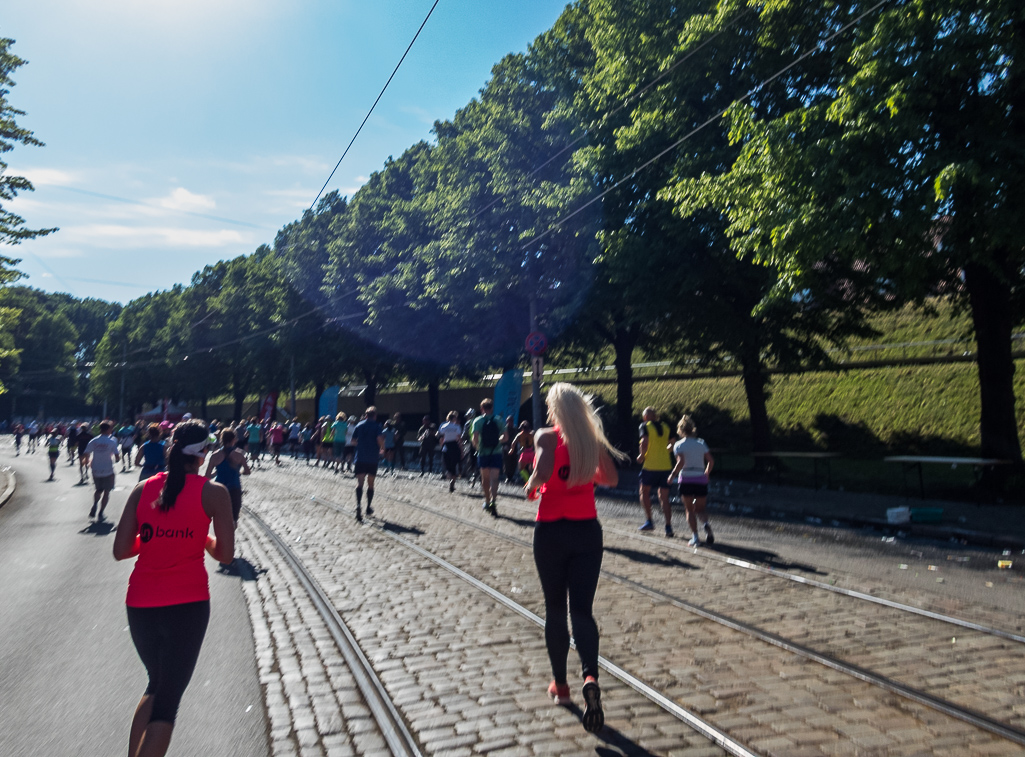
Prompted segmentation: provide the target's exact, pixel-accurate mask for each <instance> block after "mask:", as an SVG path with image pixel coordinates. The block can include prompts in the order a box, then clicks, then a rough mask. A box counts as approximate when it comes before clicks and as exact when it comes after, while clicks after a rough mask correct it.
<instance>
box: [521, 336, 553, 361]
mask: <svg viewBox="0 0 1025 757" xmlns="http://www.w3.org/2000/svg"><path fill="white" fill-rule="evenodd" d="M526 346H527V353H528V354H530V355H534V356H535V357H536V356H538V355H543V354H545V350H547V349H548V337H546V336H545V335H544V334H542V333H541V332H540V331H531V332H530V333H529V334H527V342H526Z"/></svg>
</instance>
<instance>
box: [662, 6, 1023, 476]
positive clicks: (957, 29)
mask: <svg viewBox="0 0 1025 757" xmlns="http://www.w3.org/2000/svg"><path fill="white" fill-rule="evenodd" d="M869 9H870V4H869V3H866V2H854V1H853V0H852V1H850V2H845V3H839V4H834V5H831V6H830V7H829V9H828V14H827V16H826V17H824V18H822V19H821V25H820V26H818V27H817V28H819V29H824V30H826V32H830V33H832V32H835V31H839V30H840V29H841V28H842V27H843V25H845V24H847V23H849V22H852V21H855V20H856V19H858V17H859V16H860V15H861V14H862V13H864V12H866V11H868V10H869ZM806 12H807V9H806V7H805V6H804V5H803V4H798V3H795V2H784V3H777V4H774V6H773V7H772V8H771V9H767V10H766V11H764V12H763V15H765V17H766V19H765V21H766V22H765V25H764V29H763V32H762V36H761V42H762V45H763V48H764V50H767V51H770V52H774V51H777V50H782V49H794V48H799V47H800V45H801V43H802V42H803V41H804V40H805V39H806V37H807V33H808V31H807V30H808V24H807V20H806V18H805V17H804V16H803V14H804V13H806ZM1023 28H1025V8H1023V7H1022V6H1021V4H1020V3H1014V2H998V1H997V2H985V3H979V2H969V1H967V0H940V1H938V2H931V1H930V2H922V1H919V0H906V2H902V3H900V4H898V5H896V6H893V7H884V8H883V9H881V10H880V11H878V12H874V13H872V14H871V15H869V16H868V17H866V18H864V19H863V20H861V21H860V22H858V23H857V24H856V25H855V26H854V28H852V29H851V30H850V31H849V32H848V33H847V34H846V35H845V36H844V37H841V38H838V39H837V40H836V41H834V42H832V43H830V44H829V45H828V46H826V48H825V49H824V50H823V51H822V53H821V54H820V55H816V56H815V58H814V59H810V60H812V61H815V64H814V66H813V67H812V68H811V70H810V73H808V74H806V75H805V77H804V80H800V79H799V78H797V75H796V73H795V74H794V75H793V76H791V77H790V78H789V81H786V82H782V83H778V84H777V85H774V87H773V88H770V89H769V91H768V92H766V93H765V94H764V96H763V97H760V98H753V99H752V100H751V102H750V103H748V104H745V105H744V106H741V107H736V108H734V109H733V110H732V112H731V114H730V116H731V119H730V128H731V137H732V139H733V141H734V142H735V143H736V144H737V145H738V146H740V147H741V150H740V153H739V156H738V159H737V162H736V164H735V165H734V166H732V167H731V170H730V171H729V172H728V173H725V174H723V175H722V176H721V177H719V178H717V179H715V180H712V181H709V182H706V183H705V185H704V186H703V187H700V188H698V187H696V186H695V185H693V184H692V185H690V186H688V185H687V184H686V183H681V184H680V185H679V186H678V187H676V189H675V195H674V196H675V198H676V199H677V200H680V201H681V205H686V204H687V198H688V196H689V197H691V198H693V197H694V196H695V194H694V193H695V192H696V193H697V194H702V193H703V194H704V195H705V196H706V197H711V198H713V200H714V202H715V204H716V206H717V207H722V208H728V210H726V211H725V212H726V213H727V215H728V217H729V220H730V228H729V232H730V234H731V237H732V243H733V245H734V247H735V248H736V249H738V250H739V251H741V252H742V254H748V255H751V256H753V257H754V258H755V259H757V260H759V261H760V262H763V263H765V264H768V265H771V266H773V267H775V268H776V269H777V270H778V271H779V272H780V279H781V286H780V287H779V290H780V294H781V295H782V296H784V297H794V296H796V295H799V294H800V293H802V292H803V291H805V290H806V289H807V288H808V287H809V280H810V279H813V278H814V277H815V276H816V273H817V271H818V269H819V267H820V266H821V264H822V261H823V260H824V259H826V260H829V261H832V262H833V263H834V264H835V265H836V266H837V268H838V269H840V270H843V271H848V272H851V273H852V275H851V276H850V277H848V278H847V280H846V281H845V282H844V284H845V285H846V286H847V288H848V292H849V296H850V297H851V298H852V299H853V300H854V301H855V302H858V301H861V302H869V303H871V302H873V301H874V302H878V301H879V300H880V299H888V300H889V301H890V302H891V303H897V302H900V301H903V300H918V301H920V300H922V299H923V298H925V297H927V296H930V295H935V294H937V293H940V294H946V295H949V296H951V297H953V298H954V299H955V300H956V301H958V302H960V303H962V305H963V306H964V307H966V308H967V309H969V310H970V312H971V314H972V319H973V323H974V325H975V332H976V339H977V343H978V366H979V378H980V397H981V404H982V412H981V416H980V430H981V441H982V454H983V455H984V456H987V457H998V458H1004V459H1011V460H1020V459H1021V449H1020V442H1019V438H1018V429H1017V428H1016V426H1015V421H1014V417H1015V415H1014V402H1015V401H1014V393H1013V384H1012V381H1013V375H1014V363H1013V360H1012V357H1011V340H1010V336H1011V331H1012V329H1013V327H1014V325H1015V324H1016V323H1020V322H1022V320H1023V319H1025V307H1023V303H1025V295H1023V292H1025V246H1023V244H1022V242H1021V240H1020V239H1019V238H1018V236H1017V234H1016V221H1015V219H1016V218H1017V217H1018V215H1019V214H1020V210H1019V209H1020V207H1021V205H1022V197H1023V189H1025V178H1023V176H1025V174H1023V172H1022V168H1023V161H1025V150H1023V148H1022V145H1023V144H1025V141H1023V139H1022V137H1023V136H1025V131H1023V117H1022V114H1021V113H1020V112H1019V111H1020V108H1018V107H1016V104H1017V103H1020V102H1021V101H1022V94H1023V84H1022V72H1021V66H1022V60H1023V54H1025V50H1023V44H1025V43H1023V39H1025V35H1023ZM764 57H766V58H768V57H770V56H769V54H768V53H767V54H766V55H765V56H764ZM803 66H804V64H802V67H803ZM795 71H796V69H795ZM766 103H771V104H772V107H768V106H767V105H766Z"/></svg>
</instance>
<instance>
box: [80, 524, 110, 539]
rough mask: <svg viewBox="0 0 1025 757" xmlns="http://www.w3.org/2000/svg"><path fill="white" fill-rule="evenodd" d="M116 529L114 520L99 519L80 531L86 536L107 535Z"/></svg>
mask: <svg viewBox="0 0 1025 757" xmlns="http://www.w3.org/2000/svg"><path fill="white" fill-rule="evenodd" d="M113 530H114V521H110V520H97V521H93V522H92V523H90V524H89V525H88V526H86V527H85V528H83V529H82V530H81V531H79V532H78V533H80V534H82V535H84V536H107V535H108V534H109V533H110V532H111V531H113Z"/></svg>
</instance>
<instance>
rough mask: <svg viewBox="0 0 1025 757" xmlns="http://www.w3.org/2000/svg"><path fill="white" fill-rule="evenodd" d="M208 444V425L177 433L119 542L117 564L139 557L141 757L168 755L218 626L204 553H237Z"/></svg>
mask: <svg viewBox="0 0 1025 757" xmlns="http://www.w3.org/2000/svg"><path fill="white" fill-rule="evenodd" d="M208 438H209V437H208V432H207V429H206V426H205V425H204V424H203V423H202V422H200V421H196V420H190V421H187V422H185V423H181V424H179V425H178V426H177V427H176V428H175V430H174V435H173V438H172V443H171V450H170V453H169V454H168V461H167V472H166V473H159V474H157V475H156V476H153V477H152V478H149V479H147V480H146V481H142V482H140V483H139V484H138V485H136V487H135V489H134V490H133V491H132V493H131V495H129V497H128V502H127V503H126V505H125V509H124V512H122V513H121V521H120V523H119V524H118V528H117V533H116V534H115V537H114V558H115V559H117V560H125V559H128V558H130V557H135V556H138V560H137V561H136V563H135V569H134V570H133V571H132V575H131V578H130V579H129V581H128V596H127V598H126V600H125V604H126V605H127V614H128V627H129V630H130V631H131V633H132V641H133V642H134V644H135V649H136V651H137V652H138V653H139V657H140V658H141V659H142V662H143V665H145V666H146V672H147V673H148V674H149V685H148V686H147V687H146V693H145V694H143V696H142V699H141V700H140V701H139V705H138V707H137V708H136V710H135V717H134V719H133V720H132V728H131V733H130V735H129V738H128V753H129V755H132V756H133V757H162V756H163V755H164V754H166V753H167V748H168V746H169V744H170V743H171V734H172V732H173V730H174V723H175V718H176V716H177V713H178V705H179V703H180V702H181V698H182V694H184V693H185V688H186V687H187V686H188V685H189V681H190V680H191V678H192V672H193V670H195V667H196V660H197V659H198V658H199V650H200V648H201V647H202V646H203V637H204V636H205V635H206V627H207V623H208V622H209V620H210V588H209V585H208V583H207V574H206V566H205V565H204V561H203V553H204V551H205V552H208V553H209V554H210V555H211V556H212V557H213V558H214V559H216V560H219V561H220V562H222V563H223V562H230V561H231V559H232V557H233V555H234V551H235V524H234V520H233V518H232V513H231V498H230V497H229V495H228V490H227V489H225V488H224V487H223V486H221V485H220V484H216V483H214V482H212V481H207V480H206V479H205V478H203V477H202V476H199V475H198V473H199V468H200V466H201V465H202V463H203V459H204V458H205V457H206V451H207V446H208V444H209V442H208ZM211 521H213V526H214V535H213V536H211V535H210V534H209V531H210V523H211Z"/></svg>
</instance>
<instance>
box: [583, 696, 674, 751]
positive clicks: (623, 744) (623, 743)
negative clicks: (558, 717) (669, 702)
mask: <svg viewBox="0 0 1025 757" xmlns="http://www.w3.org/2000/svg"><path fill="white" fill-rule="evenodd" d="M564 706H565V707H566V709H567V710H569V711H570V712H572V713H573V714H574V715H575V716H576V717H577V719H578V720H581V722H583V721H582V719H583V717H584V711H583V710H581V709H580V707H579V706H577V705H576V704H569V705H564ZM594 735H595V737H597V738H598V739H601V740H602V741H604V742H605V743H606V744H608V745H609V747H612V748H611V749H608V748H606V747H600V746H599V747H595V748H594V752H595V754H598V755H601V757H619V756H620V755H624V754H625V755H629V756H630V757H657V755H654V754H652V753H651V752H649V751H648V750H647V749H645V748H644V747H642V746H641V745H640V744H638V743H636V742H634V741H631V740H630V739H628V738H627V737H626V736H624V735H623V734H622V733H620V732H619V731H617V730H616V729H615V728H613V727H612V726H610V725H608V724H607V723H606V724H605V727H604V728H602V729H601V730H600V731H598V733H596V734H594Z"/></svg>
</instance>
